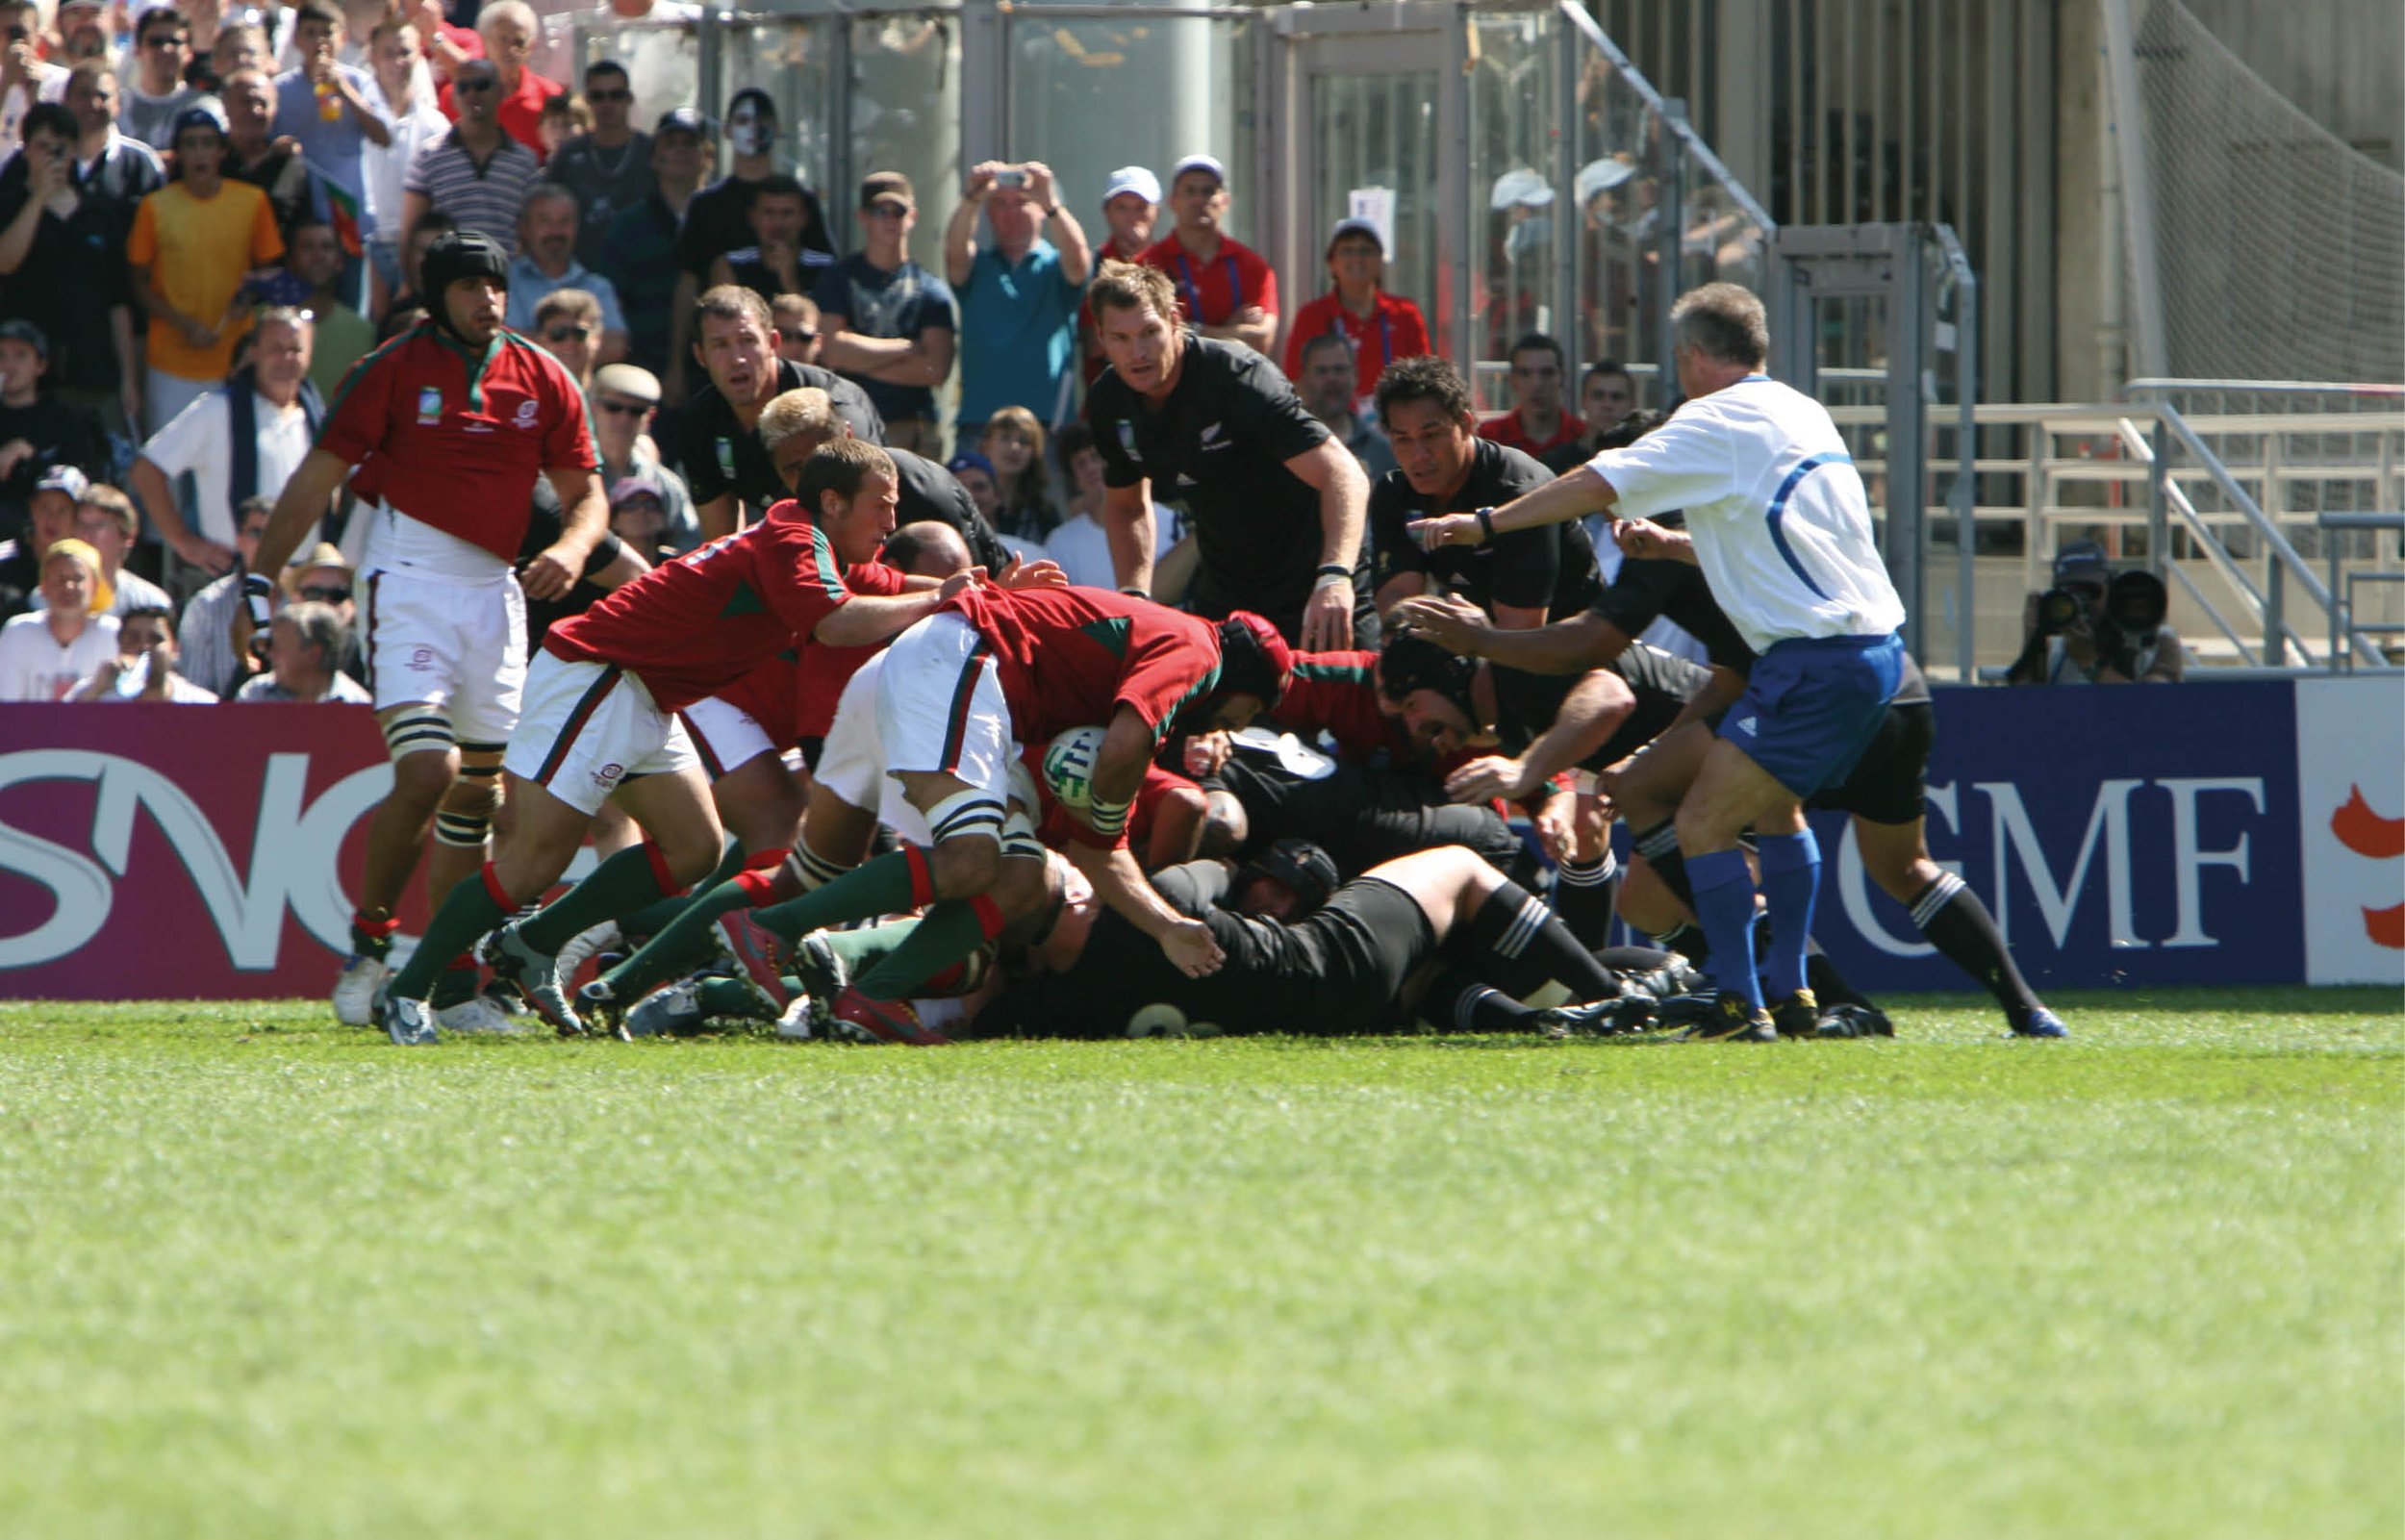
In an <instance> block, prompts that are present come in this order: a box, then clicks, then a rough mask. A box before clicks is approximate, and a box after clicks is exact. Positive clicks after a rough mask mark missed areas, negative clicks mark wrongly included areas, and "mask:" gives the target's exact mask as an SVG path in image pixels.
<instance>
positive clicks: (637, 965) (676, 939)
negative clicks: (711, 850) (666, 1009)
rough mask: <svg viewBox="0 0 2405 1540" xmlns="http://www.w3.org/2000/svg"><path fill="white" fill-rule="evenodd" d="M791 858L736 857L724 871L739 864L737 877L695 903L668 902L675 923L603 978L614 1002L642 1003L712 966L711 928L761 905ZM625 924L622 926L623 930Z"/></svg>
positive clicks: (768, 853) (779, 853) (769, 854)
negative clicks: (662, 984) (665, 983)
mask: <svg viewBox="0 0 2405 1540" xmlns="http://www.w3.org/2000/svg"><path fill="white" fill-rule="evenodd" d="M785 854H786V852H784V851H783V850H763V851H761V852H760V853H759V854H758V855H756V856H752V857H750V858H748V859H745V858H742V857H740V856H738V855H737V854H736V853H735V852H732V851H730V852H728V854H727V856H726V857H724V858H723V859H722V860H721V861H720V863H719V865H720V868H721V870H724V868H725V865H726V862H727V861H729V860H731V861H734V862H735V865H736V871H735V872H734V873H733V874H732V875H730V876H728V877H727V878H726V879H725V880H723V881H721V882H716V883H713V884H711V885H710V886H708V887H706V888H700V889H696V891H695V893H694V895H693V896H692V897H690V898H679V899H671V900H667V902H668V903H669V904H670V905H671V906H672V907H673V909H674V918H673V919H671V920H670V921H668V923H666V924H664V925H662V926H661V927H660V928H659V929H658V930H656V931H654V932H653V933H652V936H651V939H650V940H649V941H646V942H645V943H644V944H643V945H642V946H640V947H636V948H635V949H634V950H633V951H632V952H629V953H628V954H627V956H626V959H625V961H623V962H621V963H620V964H619V965H618V966H617V967H616V968H613V969H611V970H610V971H609V972H606V973H604V974H603V975H602V976H601V982H602V983H604V984H606V985H608V986H609V989H610V994H611V996H612V997H615V998H617V999H620V1000H631V999H635V998H638V997H641V996H642V994H643V993H644V991H645V990H646V989H649V988H650V987H651V986H652V985H653V984H654V983H657V982H658V981H659V980H661V979H664V978H674V977H676V976H677V975H679V974H681V973H687V972H692V971H693V970H694V969H696V968H698V967H700V966H701V965H702V964H703V963H704V962H706V961H708V960H709V955H710V930H711V927H712V926H714V925H716V924H717V923H718V922H719V917H720V916H721V915H731V914H733V913H734V912H735V911H736V910H738V909H748V908H750V907H751V906H752V905H753V904H756V903H758V902H759V901H760V897H761V895H763V894H765V893H767V892H768V890H769V886H770V884H772V883H773V882H774V881H775V880H776V871H777V868H779V867H780V866H782V865H783V864H784V861H785ZM596 875H597V873H596ZM653 907H655V908H657V907H660V906H659V905H654V906H653ZM625 923H626V921H620V926H621V928H622V927H623V926H624V925H625Z"/></svg>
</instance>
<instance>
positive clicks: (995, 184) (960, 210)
mask: <svg viewBox="0 0 2405 1540" xmlns="http://www.w3.org/2000/svg"><path fill="white" fill-rule="evenodd" d="M980 214H982V215H984V217H985V222H986V225H987V226H988V228H989V230H990V232H991V234H992V236H993V239H992V240H989V241H985V242H982V243H981V242H979V241H978V240H977V217H978V215H980ZM1048 228H1049V229H1050V230H1051V232H1052V233H1053V234H1054V235H1056V236H1058V237H1059V238H1060V242H1059V244H1058V245H1055V244H1053V243H1052V241H1051V240H1047V239H1045V234H1044V232H1045V231H1046V230H1047V229H1048ZM1090 271H1091V261H1090V253H1089V252H1088V250H1087V247H1086V238H1085V231H1084V229H1083V228H1082V227H1081V226H1079V225H1078V223H1077V219H1076V215H1073V214H1071V213H1070V212H1069V206H1068V205H1067V204H1066V203H1064V202H1062V201H1061V196H1060V189H1059V188H1058V187H1056V186H1055V185H1054V184H1053V181H1052V168H1051V166H1049V165H1046V164H1044V163H1043V162H1041V161H1029V162H1027V163H1026V164H1024V165H1010V164H1004V163H1002V162H1000V161H987V162H985V163H984V164H980V165H978V166H976V167H975V168H974V169H972V170H971V171H970V173H969V182H968V186H967V187H966V188H965V189H963V190H962V192H961V197H960V204H959V206H958V207H957V208H955V209H954V210H953V211H952V216H951V220H950V222H949V224H947V225H946V226H945V228H944V275H945V277H947V278H949V280H950V281H951V286H952V292H953V293H954V294H955V295H957V296H958V297H959V300H960V434H959V441H960V445H961V447H962V448H964V449H965V448H967V447H969V445H971V444H972V443H975V442H978V441H979V440H980V439H981V438H982V437H983V436H984V432H985V424H986V422H987V420H988V419H989V418H992V417H994V416H995V415H996V414H998V413H1000V411H1002V410H1003V409H1004V408H1005V407H1019V408H1023V409H1025V410H1026V411H1028V412H1032V413H1034V414H1035V416H1036V417H1037V418H1038V419H1039V420H1040V421H1043V422H1054V423H1056V422H1059V421H1060V420H1061V419H1062V418H1063V417H1066V416H1068V410H1069V386H1070V375H1071V371H1072V369H1073V367H1074V366H1075V364H1076V341H1077V310H1078V298H1079V295H1080V294H1082V293H1083V291H1084V289H1085V281H1086V278H1087V277H1088V275H1089V273H1090ZM989 453H990V451H989Z"/></svg>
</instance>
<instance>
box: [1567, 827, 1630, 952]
mask: <svg viewBox="0 0 2405 1540" xmlns="http://www.w3.org/2000/svg"><path fill="white" fill-rule="evenodd" d="M1619 901H1620V861H1619V858H1618V857H1616V856H1614V855H1613V854H1612V853H1611V848H1610V846H1605V848H1604V853H1603V854H1602V855H1601V856H1599V857H1597V858H1596V859H1595V860H1593V861H1589V862H1584V863H1581V862H1576V861H1564V862H1563V863H1562V864H1561V865H1560V867H1559V868H1557V870H1556V871H1555V873H1554V913H1556V914H1557V915H1559V916H1560V917H1561V922H1562V923H1563V924H1565V925H1567V926H1569V927H1570V934H1571V935H1573V936H1576V937H1578V938H1579V940H1580V941H1581V942H1582V943H1583V944H1584V945H1585V946H1586V947H1587V949H1588V950H1590V951H1591V950H1593V949H1594V948H1595V947H1601V946H1602V945H1604V943H1606V942H1607V941H1609V940H1610V939H1611V912H1612V910H1613V908H1614V907H1615V906H1616V905H1617V904H1618V903H1619Z"/></svg>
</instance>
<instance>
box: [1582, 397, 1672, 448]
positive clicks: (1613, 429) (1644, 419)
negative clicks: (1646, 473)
mask: <svg viewBox="0 0 2405 1540" xmlns="http://www.w3.org/2000/svg"><path fill="white" fill-rule="evenodd" d="M1669 420H1670V414H1669V413H1667V412H1648V411H1646V410H1645V409H1644V408H1643V407H1639V408H1637V409H1636V410H1635V411H1634V412H1632V413H1630V414H1629V415H1628V416H1627V417H1622V418H1621V419H1620V420H1619V421H1617V422H1615V423H1613V424H1612V425H1611V426H1610V427H1608V428H1606V429H1604V431H1603V432H1601V433H1598V434H1597V435H1595V447H1596V448H1598V449H1626V448H1627V447H1628V446H1629V445H1631V444H1633V443H1634V442H1636V441H1637V440H1639V439H1642V438H1644V437H1645V436H1646V435H1647V434H1649V433H1651V432H1653V431H1654V430H1655V429H1656V428H1658V427H1660V426H1661V425H1662V424H1663V423H1665V422H1667V421H1669Z"/></svg>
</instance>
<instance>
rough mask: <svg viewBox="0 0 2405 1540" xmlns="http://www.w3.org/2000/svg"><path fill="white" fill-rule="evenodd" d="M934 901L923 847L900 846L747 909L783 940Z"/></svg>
mask: <svg viewBox="0 0 2405 1540" xmlns="http://www.w3.org/2000/svg"><path fill="white" fill-rule="evenodd" d="M934 901H935V871H934V868H933V867H932V866H931V865H930V864H929V862H928V859H927V851H926V849H925V847H924V846H916V845H905V846H902V847H901V848H900V849H899V850H896V851H894V852H893V853H892V854H891V855H881V856H878V857H876V858H875V859H874V860H872V861H865V862H863V863H861V864H860V865H859V866H856V867H854V868H852V869H851V870H850V871H847V872H845V873H844V874H843V875H842V876H840V877H837V878H836V879H835V880H834V881H833V882H830V883H828V884H827V885H826V886H825V887H823V888H814V889H812V890H811V891H810V892H808V893H805V894H803V895H802V896H800V897H798V898H792V899H788V900H787V901H785V902H784V903H780V904H772V905H770V906H769V907H768V908H766V909H758V910H754V911H753V912H752V916H751V918H752V919H754V920H756V921H759V922H760V923H761V924H763V925H765V926H767V927H768V928H769V929H770V930H771V931H772V932H774V933H775V934H777V935H779V936H782V937H784V938H785V939H786V940H787V941H799V940H800V939H801V938H802V937H804V936H807V935H808V934H810V932H812V931H814V930H824V929H825V928H826V927H827V926H829V925H840V924H842V923H843V922H844V921H847V920H873V919H875V918H876V917H877V916H879V915H891V914H899V913H900V912H901V911H903V910H907V909H916V908H919V907H920V906H921V905H923V904H929V903H933V902H934Z"/></svg>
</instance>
